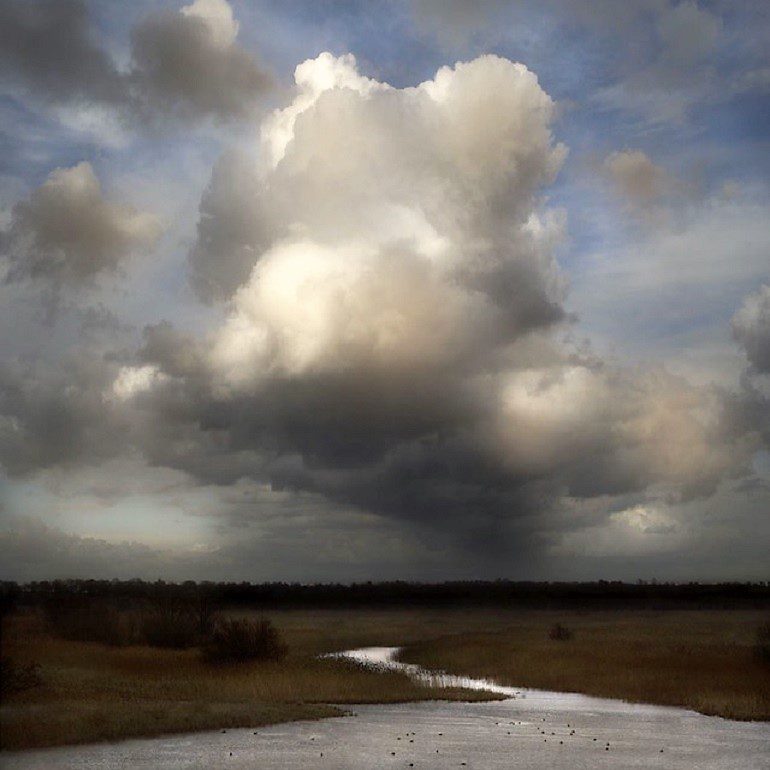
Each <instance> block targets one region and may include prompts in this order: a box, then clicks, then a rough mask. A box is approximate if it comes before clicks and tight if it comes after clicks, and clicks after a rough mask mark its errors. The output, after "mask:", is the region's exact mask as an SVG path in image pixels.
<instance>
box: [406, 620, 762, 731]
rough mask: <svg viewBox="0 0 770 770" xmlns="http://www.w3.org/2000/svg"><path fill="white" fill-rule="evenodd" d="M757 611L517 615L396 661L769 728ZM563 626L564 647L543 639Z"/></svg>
mask: <svg viewBox="0 0 770 770" xmlns="http://www.w3.org/2000/svg"><path fill="white" fill-rule="evenodd" d="M765 620H766V615H764V614H763V613H757V612H712V611H703V612H699V611H687V612H662V613H652V612H634V613H632V612H625V613H623V612H611V613H609V612H608V613H598V612H594V613H586V614H567V613H549V612H528V613H520V614H519V615H518V617H517V618H516V619H515V621H514V622H511V619H508V621H507V622H503V624H502V625H503V627H498V628H496V629H495V630H494V631H491V632H489V631H488V632H478V631H476V632H470V633H463V634H460V635H455V636H444V637H442V638H439V639H434V640H431V641H426V642H421V643H417V644H414V645H412V646H410V647H409V648H407V650H405V651H404V654H403V655H402V659H403V660H406V661H409V662H413V663H419V664H421V665H423V666H425V667H427V668H433V669H443V670H445V671H448V672H450V673H455V674H465V675H469V676H476V677H489V678H493V679H495V680H497V681H499V682H501V683H503V684H510V685H514V686H521V687H534V688H539V689H545V690H559V691H567V692H581V693H586V694H589V695H598V696H603V697H609V698H621V699H623V700H628V701H635V702H644V703H655V704H661V705H671V706H683V707H686V708H690V709H694V710H695V711H699V712H701V713H703V714H710V715H718V716H722V717H725V718H728V719H742V720H768V719H770V666H768V665H767V663H763V662H762V661H761V660H759V659H758V657H757V656H756V654H755V651H754V645H755V639H756V631H757V628H758V627H759V626H760V625H761V624H762V622H763V621H765ZM556 622H561V623H562V624H564V625H566V626H567V627H568V628H569V629H571V630H572V631H574V637H573V638H572V639H571V640H569V641H556V640H552V639H549V638H548V630H549V628H550V627H551V626H552V625H553V624H554V623H556Z"/></svg>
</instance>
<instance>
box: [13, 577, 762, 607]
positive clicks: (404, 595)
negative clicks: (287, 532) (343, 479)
mask: <svg viewBox="0 0 770 770" xmlns="http://www.w3.org/2000/svg"><path fill="white" fill-rule="evenodd" d="M92 599H103V600H109V601H110V603H111V605H112V606H115V607H118V608H130V607H133V606H136V605H137V604H146V603H147V602H169V601H173V600H184V601H187V602H194V601H204V600H205V603H206V605H207V606H208V605H209V604H213V605H214V606H216V607H218V608H223V607H249V608H255V609H265V610H268V609H281V608H312V607H338V608H343V607H453V606H457V607H463V606H487V607H500V608H505V607H510V608H529V609H623V608H629V609H653V610H657V609H752V608H755V609H768V608H770V583H768V582H767V581H762V582H754V583H737V582H736V583H697V582H693V583H664V582H656V581H651V582H646V581H638V582H637V583H624V582H619V581H606V580H599V581H595V582H584V583H566V582H517V581H508V580H495V581H452V582H445V583H412V582H406V581H392V582H381V583H374V582H368V583H353V584H342V583H316V584H303V583H277V582H276V583H248V582H241V583H214V582H207V581H204V582H195V581H185V582H183V583H169V582H166V581H163V580H157V581H146V580H42V581H35V582H31V583H24V584H18V583H15V582H7V581H6V582H0V605H1V607H0V609H2V611H8V610H10V609H12V608H14V607H17V606H39V607H51V606H62V605H68V606H72V605H78V604H82V603H86V602H88V601H89V600H92Z"/></svg>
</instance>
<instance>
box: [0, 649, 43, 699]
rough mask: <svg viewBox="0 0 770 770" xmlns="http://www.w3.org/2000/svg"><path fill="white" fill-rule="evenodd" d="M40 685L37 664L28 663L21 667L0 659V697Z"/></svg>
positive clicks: (41, 681)
mask: <svg viewBox="0 0 770 770" xmlns="http://www.w3.org/2000/svg"><path fill="white" fill-rule="evenodd" d="M42 683H43V680H42V678H41V676H40V666H39V664H37V663H29V664H27V665H26V666H22V665H19V664H18V663H14V662H13V661H12V660H11V659H10V658H2V659H0V695H3V696H5V695H11V694H13V693H17V692H24V690H31V689H32V688H33V687H39V686H40V685H41V684H42Z"/></svg>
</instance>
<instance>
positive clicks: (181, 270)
mask: <svg viewBox="0 0 770 770" xmlns="http://www.w3.org/2000/svg"><path fill="white" fill-rule="evenodd" d="M769 52H770V5H769V4H767V3H766V2H764V0H737V1H736V0H729V1H728V0H713V2H707V1H706V0H701V1H700V2H695V0H628V2H625V3H622V4H619V3H615V2H612V1H611V0H565V1H564V2H556V0H540V1H537V2H536V1H535V0H510V1H509V2H503V1H502V0H482V1H481V2H477V3H473V4H471V3H466V2H463V1H462V0H443V1H439V0H369V1H368V2H356V1H354V0H350V1H348V2H343V1H342V0H340V1H336V0H322V1H321V2H301V1H300V0H298V1H297V2H292V3H284V2H280V1H279V0H254V2H245V0H243V1H239V0H230V2H228V0H192V1H191V2H189V3H187V4H184V2H174V1H173V0H171V1H166V0H137V2H133V3H123V2H119V1H118V0H92V1H91V2H83V1H82V0H39V1H35V0H29V1H27V0H0V579H11V580H19V581H29V580H38V579H51V578H72V577H97V578H134V577H140V578H145V579H159V578H162V579H166V580H187V579H192V580H238V581H240V580H249V581H253V582H260V581H273V580H276V581H306V582H308V581H312V582H316V581H341V582H350V581H362V580H386V579H404V580H422V581H435V580H447V579H496V578H508V579H515V580H593V579H621V580H637V579H646V580H647V579H653V578H654V579H658V580H678V581H688V580H701V581H707V580H767V579H768V578H770V574H768V566H769V563H768V558H767V554H768V553H770V208H769V206H768V204H769V203H770V152H768V149H770V55H769Z"/></svg>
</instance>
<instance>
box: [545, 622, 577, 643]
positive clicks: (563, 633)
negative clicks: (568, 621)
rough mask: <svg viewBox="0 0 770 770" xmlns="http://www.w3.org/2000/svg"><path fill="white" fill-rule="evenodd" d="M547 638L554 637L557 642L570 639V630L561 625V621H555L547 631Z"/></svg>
mask: <svg viewBox="0 0 770 770" xmlns="http://www.w3.org/2000/svg"><path fill="white" fill-rule="evenodd" d="M548 638H549V639H555V640H556V641H558V642H566V641H568V640H570V639H572V631H570V630H569V629H568V628H566V627H565V626H563V625H562V624H561V623H557V624H556V625H554V626H551V628H550V630H549V631H548Z"/></svg>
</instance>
